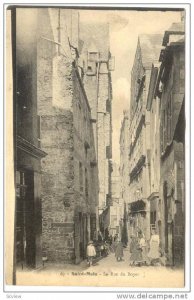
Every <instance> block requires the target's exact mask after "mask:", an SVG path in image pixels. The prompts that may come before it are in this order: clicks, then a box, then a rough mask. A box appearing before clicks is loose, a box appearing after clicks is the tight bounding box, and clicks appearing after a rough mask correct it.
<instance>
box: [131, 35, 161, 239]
mask: <svg viewBox="0 0 194 300" xmlns="http://www.w3.org/2000/svg"><path fill="white" fill-rule="evenodd" d="M161 40H162V36H161V35H159V34H152V35H140V36H139V38H138V43H137V49H136V54H135V59H134V64H133V68H132V72H131V102H130V125H129V136H130V137H131V140H130V146H129V191H130V192H129V198H130V205H129V212H130V214H129V219H130V232H131V233H136V232H137V230H139V229H141V230H142V231H143V232H144V234H145V236H146V238H147V239H149V237H150V213H149V211H150V203H149V200H148V197H149V196H150V113H149V111H148V110H146V104H147V97H148V89H149V82H150V74H151V67H152V63H154V62H156V61H158V57H159V53H160V49H161Z"/></svg>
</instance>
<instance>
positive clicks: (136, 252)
mask: <svg viewBox="0 0 194 300" xmlns="http://www.w3.org/2000/svg"><path fill="white" fill-rule="evenodd" d="M130 253H131V255H130V265H135V264H139V263H141V262H142V250H141V248H140V245H139V241H138V238H137V237H136V236H134V235H133V236H131V243H130Z"/></svg>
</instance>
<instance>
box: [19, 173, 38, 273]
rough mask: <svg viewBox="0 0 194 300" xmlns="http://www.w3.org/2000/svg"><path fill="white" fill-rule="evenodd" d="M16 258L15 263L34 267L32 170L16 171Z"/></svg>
mask: <svg viewBox="0 0 194 300" xmlns="http://www.w3.org/2000/svg"><path fill="white" fill-rule="evenodd" d="M16 177H17V179H16V180H17V193H16V259H17V264H19V265H20V264H21V266H22V267H23V266H24V265H26V266H28V267H32V268H34V267H35V256H36V243H35V216H34V172H33V171H26V170H25V171H17V175H16Z"/></svg>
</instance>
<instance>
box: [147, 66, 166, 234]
mask: <svg viewBox="0 0 194 300" xmlns="http://www.w3.org/2000/svg"><path fill="white" fill-rule="evenodd" d="M158 70H159V62H158V63H153V64H152V68H151V75H150V83H149V89H148V97H147V105H146V109H147V111H148V112H149V113H150V195H149V197H148V200H149V202H150V230H151V231H152V230H156V232H157V233H158V234H159V236H160V238H161V235H162V233H161V230H162V223H163V220H162V210H161V208H162V206H161V199H160V197H159V190H160V105H161V103H160V98H158V97H156V96H155V87H156V80H157V76H158Z"/></svg>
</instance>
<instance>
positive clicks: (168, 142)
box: [160, 41, 185, 265]
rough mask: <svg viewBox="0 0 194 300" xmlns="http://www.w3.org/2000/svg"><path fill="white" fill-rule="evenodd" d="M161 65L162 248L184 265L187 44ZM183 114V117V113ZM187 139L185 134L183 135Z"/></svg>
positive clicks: (171, 259)
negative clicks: (183, 108)
mask: <svg viewBox="0 0 194 300" xmlns="http://www.w3.org/2000/svg"><path fill="white" fill-rule="evenodd" d="M169 50H170V51H169V52H168V54H167V56H166V59H165V60H163V61H162V65H161V67H164V74H165V76H164V78H163V79H162V93H161V110H160V118H161V127H160V135H161V180H160V197H161V199H162V208H163V224H164V227H163V238H162V245H163V247H164V250H165V252H166V255H167V261H168V263H169V264H175V265H179V264H181V263H184V201H185V194H184V182H185V181H184V180H185V177H184V160H185V158H184V137H183V138H182V136H181V133H180V132H179V133H177V128H179V130H180V128H181V130H180V131H181V132H182V131H183V132H184V117H183V118H182V123H181V121H180V119H179V118H180V113H181V110H182V107H183V101H184V74H185V71H184V42H183V41H182V43H181V45H180V44H179V42H178V43H177V45H176V43H175V45H174V47H173V46H172V48H171V47H170V49H169ZM183 114H184V113H183ZM183 135H184V134H183Z"/></svg>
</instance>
